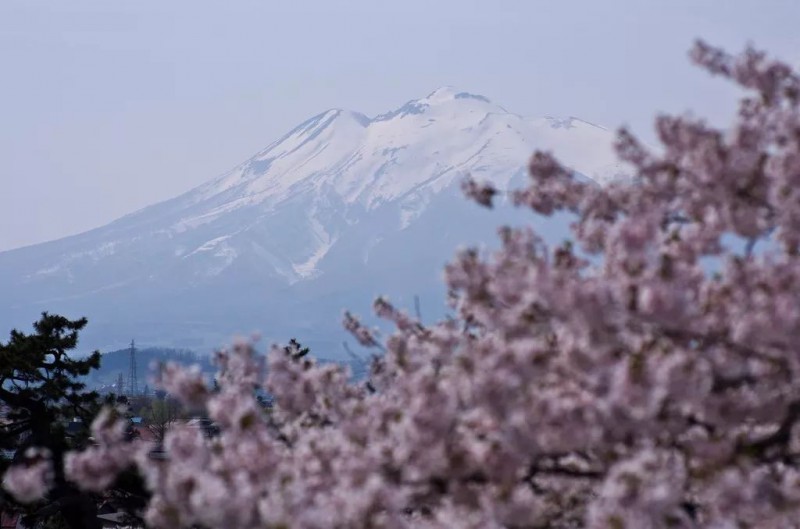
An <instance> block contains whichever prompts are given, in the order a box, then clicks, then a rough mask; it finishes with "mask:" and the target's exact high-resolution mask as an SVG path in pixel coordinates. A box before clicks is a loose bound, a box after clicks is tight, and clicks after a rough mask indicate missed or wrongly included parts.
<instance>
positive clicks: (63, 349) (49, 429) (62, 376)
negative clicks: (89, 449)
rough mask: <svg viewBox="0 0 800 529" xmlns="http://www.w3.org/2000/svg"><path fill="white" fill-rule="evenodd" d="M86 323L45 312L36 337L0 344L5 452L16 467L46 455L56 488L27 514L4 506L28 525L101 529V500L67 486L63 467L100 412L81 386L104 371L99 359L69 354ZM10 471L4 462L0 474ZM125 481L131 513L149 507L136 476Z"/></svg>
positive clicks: (0, 441) (16, 335)
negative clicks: (35, 453) (31, 451)
mask: <svg viewBox="0 0 800 529" xmlns="http://www.w3.org/2000/svg"><path fill="white" fill-rule="evenodd" d="M86 324H87V320H86V318H80V319H77V320H70V319H68V318H65V317H63V316H58V315H52V314H48V313H46V312H45V313H43V314H42V317H41V318H40V319H39V321H37V322H36V323H34V324H33V330H34V332H33V333H32V334H25V333H23V332H21V331H19V330H16V329H15V330H12V331H11V334H10V338H9V340H8V342H7V343H2V342H0V404H2V405H4V406H5V407H7V409H8V417H7V422H6V423H5V424H3V425H2V427H0V447H1V448H5V449H10V450H15V451H16V455H15V458H14V463H17V462H19V461H20V460H21V459H22V456H23V455H24V453H25V451H26V450H27V449H28V448H29V447H41V448H46V449H48V450H49V451H50V453H51V454H52V457H53V470H54V475H53V487H52V490H51V493H50V494H49V496H48V498H47V499H46V500H45V501H44V502H41V503H40V504H35V505H32V506H29V507H26V508H23V507H22V506H20V505H16V504H15V503H14V502H13V500H12V498H11V497H10V496H3V497H2V498H1V499H0V501H1V502H2V503H3V504H5V505H6V506H7V507H8V506H10V507H12V508H14V509H16V510H19V511H23V512H26V514H27V515H28V523H31V522H33V521H36V522H37V523H42V524H44V525H45V526H47V527H69V528H75V529H77V528H81V529H93V528H99V527H100V523H99V521H98V519H97V504H98V503H99V502H100V501H101V498H99V497H97V496H96V495H93V494H89V493H85V492H82V491H80V490H78V489H77V488H76V487H75V486H74V485H73V484H72V483H70V482H68V481H67V480H66V478H65V476H64V468H63V455H64V454H65V453H66V452H67V451H68V450H72V449H78V448H82V447H85V446H86V445H87V443H88V441H89V431H88V425H90V424H91V422H92V420H93V419H94V417H95V416H96V414H97V412H98V411H99V409H100V406H101V405H102V402H101V400H100V398H99V396H98V395H97V393H95V392H94V391H89V390H87V389H86V385H85V384H84V382H83V380H85V378H86V376H87V375H89V374H90V372H92V371H93V370H96V369H97V368H98V367H99V365H100V358H101V357H100V353H99V352H98V351H95V352H93V353H92V354H91V355H89V356H88V357H85V358H74V357H72V356H70V354H69V353H70V351H73V350H74V349H75V348H76V346H77V345H78V334H79V332H80V331H81V330H82V329H83V328H84V327H85V326H86ZM76 419H77V422H76V423H73V424H79V425H81V426H80V427H79V428H77V429H74V428H70V429H68V428H67V426H68V425H69V424H70V422H72V421H74V420H76ZM8 464H9V462H7V461H6V462H0V472H4V471H5V469H6V467H7V466H8ZM126 480H127V481H126ZM120 482H121V483H125V490H117V491H115V493H114V494H116V495H117V496H119V497H121V498H125V499H126V500H127V502H128V506H129V507H131V508H137V506H138V505H143V504H144V502H145V501H146V497H145V496H146V495H145V493H144V489H143V487H142V484H141V480H140V479H139V477H138V475H136V474H133V475H126V476H124V477H122V478H121V479H120ZM7 507H6V508H7Z"/></svg>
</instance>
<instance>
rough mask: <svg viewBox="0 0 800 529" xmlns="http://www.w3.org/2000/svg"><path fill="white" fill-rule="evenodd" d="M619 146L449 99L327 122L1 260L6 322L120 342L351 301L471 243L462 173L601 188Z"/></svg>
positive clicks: (612, 172) (478, 102) (568, 127)
mask: <svg viewBox="0 0 800 529" xmlns="http://www.w3.org/2000/svg"><path fill="white" fill-rule="evenodd" d="M612 141H613V134H611V133H610V132H609V131H607V130H606V129H604V128H602V127H598V126H596V125H592V124H590V123H587V122H585V121H581V120H579V119H577V118H566V119H559V118H551V117H544V118H525V117H521V116H518V115H515V114H512V113H510V112H508V111H506V110H505V109H503V108H502V107H500V106H498V105H496V104H494V103H492V102H491V101H490V100H489V99H487V98H485V97H483V96H479V95H473V94H469V93H466V92H461V91H459V90H456V89H454V88H451V87H443V88H440V89H438V90H436V91H434V92H432V93H431V94H429V95H428V96H426V97H424V98H422V99H418V100H414V101H410V102H408V103H406V104H405V105H403V106H401V107H400V108H398V109H396V110H394V111H391V112H388V113H385V114H381V115H379V116H376V117H374V118H372V119H370V118H368V117H366V116H364V115H363V114H359V113H357V112H351V111H346V110H338V109H337V110H329V111H327V112H323V113H322V114H319V115H317V116H315V117H313V118H311V119H309V120H307V121H306V122H304V123H302V124H301V125H299V126H298V127H296V128H295V129H294V130H292V131H291V132H289V133H288V134H286V135H285V136H284V137H282V138H281V139H279V140H277V141H275V142H274V143H272V144H271V145H269V146H268V147H267V148H265V149H264V150H263V151H261V152H259V153H257V154H256V155H255V156H253V157H252V158H251V159H249V160H247V161H245V162H244V163H242V164H240V165H239V166H237V167H236V168H234V169H233V170H231V171H230V172H228V173H226V174H223V175H221V176H219V177H218V178H215V179H212V180H210V181H208V182H207V183H205V184H202V185H200V186H199V187H197V188H195V189H193V190H191V191H189V192H187V193H185V194H183V195H181V196H178V197H176V198H174V199H172V200H168V201H165V202H162V203H160V204H156V205H153V206H150V207H148V208H145V209H143V210H140V211H138V212H136V213H133V214H130V215H127V216H125V217H122V218H121V219H118V220H117V221H115V222H113V223H111V224H109V225H106V226H103V227H101V228H98V229H95V230H92V231H90V232H86V233H84V234H81V235H77V236H75V237H70V238H67V239H62V240H59V241H54V242H51V243H45V244H42V245H37V246H33V247H29V248H22V249H19V250H14V251H10V252H5V253H0V291H3V292H4V293H7V296H6V304H5V306H0V317H6V318H8V319H9V320H10V321H12V322H14V323H15V324H20V325H21V324H25V323H27V322H29V321H31V320H32V319H33V318H32V314H35V313H34V311H35V310H45V309H46V310H57V309H60V308H62V307H63V310H67V311H69V310H79V311H81V312H82V313H85V314H87V315H88V316H90V318H91V317H93V316H94V317H95V319H96V318H97V317H100V318H101V319H102V318H105V319H106V320H107V321H108V322H109V325H111V326H112V327H113V328H114V329H118V328H119V327H118V326H117V327H114V325H116V324H117V323H116V322H118V321H120V320H129V321H130V322H131V323H130V326H131V327H132V328H136V325H139V328H141V325H142V322H144V321H149V320H147V318H151V317H152V318H156V317H157V318H158V319H159V321H164V322H168V321H169V322H172V323H173V327H175V328H181V327H180V325H178V323H181V322H182V323H185V322H186V321H189V320H191V321H193V322H200V323H198V325H201V324H202V325H205V326H211V325H213V323H211V322H217V323H218V322H220V321H221V320H220V318H222V319H225V318H228V319H229V320H230V321H231V322H232V321H235V320H237V319H239V320H241V318H243V317H244V316H243V314H244V312H243V311H246V310H250V311H252V310H260V307H262V305H263V304H264V303H265V301H264V299H267V298H270V299H272V297H273V296H275V295H276V293H278V292H283V293H284V294H285V293H286V292H300V291H303V292H306V295H307V296H310V297H312V298H313V296H314V295H315V294H314V292H321V291H326V289H327V291H331V292H333V291H341V289H344V288H349V291H350V292H355V291H356V290H358V289H365V288H367V286H366V285H367V283H369V282H370V281H372V283H369V284H370V285H372V284H380V282H381V281H392V279H391V278H389V277H387V276H386V274H387V273H388V272H385V270H386V269H388V268H392V266H394V265H393V263H395V262H404V263H405V265H404V266H406V267H413V268H417V267H419V268H420V269H422V268H424V267H427V266H431V267H433V266H434V265H435V266H436V267H438V266H440V264H441V261H442V259H444V258H445V257H446V256H447V255H449V254H451V253H452V250H453V246H454V245H455V244H457V243H461V242H473V241H468V240H467V238H468V237H469V235H470V233H471V232H469V231H468V230H467V228H466V226H468V225H471V224H470V222H472V221H471V220H470V219H471V218H472V217H471V213H468V212H467V210H463V211H462V210H461V209H460V206H457V205H455V204H459V203H460V202H461V201H463V199H461V197H460V192H459V191H458V183H459V182H460V181H461V179H462V178H464V177H465V176H466V175H467V174H471V175H473V176H474V177H476V178H479V179H489V180H492V181H493V182H495V184H496V185H498V186H499V187H501V188H502V187H505V186H508V185H509V183H510V181H511V179H512V178H515V177H516V178H518V177H519V176H520V175H521V174H523V173H524V166H525V164H526V162H527V160H528V158H529V156H530V155H531V153H532V152H533V151H534V150H537V149H543V150H550V151H553V152H554V153H555V154H556V156H558V157H559V158H560V159H561V160H562V161H563V162H564V163H565V164H566V165H568V166H569V167H571V168H573V169H574V170H576V171H578V172H580V173H581V174H582V175H584V176H587V177H589V178H592V179H594V180H596V181H597V182H599V183H601V184H602V183H605V182H607V181H609V180H611V179H613V178H615V177H617V176H619V175H620V174H622V169H621V167H620V166H619V165H618V163H617V162H616V158H615V156H614V154H613V150H612V148H611V145H612ZM450 197H457V201H453V200H451V198H450ZM432 208H435V209H436V210H437V211H436V212H434V211H432ZM442 208H444V210H445V213H446V214H444V215H440V214H439V212H438V210H441V209H442ZM456 210H457V211H458V213H456ZM434 213H435V214H434ZM442 241H447V242H446V244H445V243H444V242H442ZM422 246H433V247H434V249H435V251H434V250H431V251H430V252H428V249H427V248H425V249H424V250H425V252H428V253H426V254H425V255H426V256H427V257H425V259H427V261H425V259H422V258H416V257H415V258H414V259H416V260H413V259H412V260H409V261H403V257H402V255H405V254H408V255H415V252H419V250H420V248H421V247H422ZM398 248H400V249H401V250H402V251H399V250H398ZM398 251H399V253H396V252H398ZM423 253H424V252H423ZM388 255H392V256H395V257H393V259H394V260H391V259H388V258H387V257H386V256H388ZM396 268H397V270H401V268H402V267H400V266H399V265H398V266H397V267H396ZM412 276H413V274H412V275H411V276H409V281H412V280H413V277H412ZM326 277H327V278H328V279H327V280H326V279H325V278H326ZM334 278H337V279H334ZM326 281H328V282H329V283H326ZM348 281H350V282H351V283H352V285H351V287H352V288H350V287H348V286H347V285H348V283H347V282H348ZM301 284H308V285H309V287H303V288H299V286H298V287H294V286H293V285H301ZM370 288H372V287H370ZM286 289H289V290H286ZM292 289H293V290H292ZM314 289H316V290H314ZM337 289H339V290H337ZM242 299H247V300H248V301H247V302H246V303H242V301H241V300H242ZM336 299H339V298H336ZM245 307H247V308H245ZM298 310H306V309H302V307H300V305H298ZM278 316H283V315H278ZM276 317H277V316H276ZM287 317H288V316H287ZM334 317H335V316H334ZM137 318H138V320H137ZM312 320H313V318H312ZM137 321H138V323H136V322H137ZM17 322H19V323H17ZM123 328H125V327H124V326H123ZM182 332H186V331H182Z"/></svg>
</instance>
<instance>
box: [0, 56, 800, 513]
mask: <svg viewBox="0 0 800 529" xmlns="http://www.w3.org/2000/svg"><path fill="white" fill-rule="evenodd" d="M691 56H692V58H693V60H694V61H695V62H697V63H698V64H699V65H701V66H702V67H704V68H706V69H707V70H709V71H710V72H711V73H713V74H716V75H720V76H723V77H725V78H728V79H730V80H732V81H734V82H736V83H738V84H739V85H741V86H742V87H743V88H744V89H745V90H746V91H747V95H746V97H745V98H744V99H743V100H742V101H741V105H740V107H739V112H738V115H737V117H736V120H735V122H734V123H733V125H732V126H731V127H730V128H729V129H728V130H726V131H722V130H717V129H715V128H713V127H711V126H709V125H707V124H705V123H703V122H702V121H699V120H696V119H693V118H689V117H667V116H664V117H659V118H658V119H657V120H656V128H657V131H658V135H659V138H660V141H661V148H660V149H659V150H658V151H654V150H649V149H648V148H646V147H645V146H644V145H642V144H641V143H640V142H638V141H637V140H636V139H635V138H634V137H633V136H632V135H631V134H630V133H628V132H626V131H625V130H623V131H621V132H620V134H619V138H618V144H617V149H618V153H619V156H620V158H621V159H622V160H623V161H625V162H627V163H628V164H629V165H630V167H631V174H633V175H634V178H633V179H631V180H630V181H627V180H626V181H624V182H623V181H620V182H616V183H612V184H610V185H608V186H604V187H599V186H596V185H592V184H590V183H587V182H585V181H582V180H579V179H577V178H575V177H573V174H572V173H571V172H570V171H569V170H568V169H566V168H565V167H563V166H561V165H560V164H559V163H558V162H557V161H556V160H555V159H554V158H553V157H552V156H551V155H549V154H547V153H542V152H538V153H536V154H534V155H533V157H532V159H531V162H530V167H529V169H530V176H531V179H530V182H529V184H528V186H527V187H526V188H524V189H521V190H516V191H513V192H512V193H511V197H512V199H513V202H514V203H515V204H517V205H518V206H520V207H527V208H530V209H531V210H533V211H535V212H537V213H539V214H543V215H551V214H553V213H556V212H559V211H568V212H571V213H572V214H574V217H575V222H574V225H573V233H574V238H573V240H572V241H570V242H569V243H565V244H564V245H562V246H560V247H556V248H548V247H546V246H545V245H544V243H543V242H542V240H541V239H540V238H539V237H538V236H537V235H536V233H534V232H533V231H532V230H531V229H528V228H508V227H505V228H502V229H501V230H500V240H501V243H502V244H501V247H500V249H499V250H498V251H496V252H495V253H493V254H491V255H482V254H480V253H479V252H477V251H476V250H467V251H464V252H461V253H459V254H458V255H457V256H456V257H455V259H454V260H453V262H452V263H451V264H449V265H448V266H447V267H446V269H445V278H446V282H447V285H448V287H449V288H450V290H451V292H452V296H451V302H452V304H453V307H454V310H455V311H456V313H457V317H455V318H452V319H450V320H447V321H444V322H441V323H439V324H435V325H431V326H425V325H423V324H421V323H420V322H419V321H417V320H416V319H415V318H414V317H412V316H410V315H408V314H407V313H405V312H403V311H400V310H398V309H396V308H395V307H393V306H392V305H391V304H390V303H389V302H388V301H387V300H384V299H379V300H377V301H376V303H375V310H376V313H377V314H378V315H379V316H380V317H382V318H386V319H388V320H390V321H391V322H393V323H394V325H395V327H396V330H395V332H394V334H392V335H391V336H390V337H388V339H386V340H381V339H379V337H377V336H376V335H375V333H373V332H372V331H370V330H369V329H367V328H366V327H364V326H363V325H362V324H361V323H359V320H358V319H357V318H356V317H354V316H352V315H350V314H347V315H346V316H345V326H346V327H347V328H348V329H349V330H350V331H351V332H352V333H353V334H354V336H355V337H356V338H357V339H358V340H359V342H360V343H362V344H363V345H365V346H370V347H376V348H378V349H380V351H379V352H380V353H381V354H380V355H379V356H377V357H376V360H375V362H374V364H373V367H372V371H371V375H370V380H369V384H368V385H364V384H356V383H351V382H350V381H349V380H348V373H347V372H346V371H345V370H344V369H343V368H340V367H338V366H332V365H320V364H317V363H315V362H314V361H313V360H312V359H309V358H308V357H306V356H302V355H297V354H292V351H291V350H287V349H285V348H280V347H275V348H273V350H272V351H271V352H270V353H269V354H268V359H267V364H268V370H267V374H266V376H264V374H263V373H262V372H261V369H260V365H261V364H259V361H258V358H257V355H256V353H255V351H254V349H253V348H252V347H251V346H250V345H248V344H247V343H242V344H238V345H236V346H234V347H233V348H232V349H231V350H230V351H223V352H221V353H219V355H218V363H219V367H220V371H219V375H218V378H217V381H218V383H219V391H216V392H211V391H210V390H209V385H208V382H207V381H205V380H204V379H203V378H202V376H201V373H200V371H199V370H187V369H184V368H180V367H178V366H176V365H171V366H167V368H166V369H165V370H164V371H163V375H162V380H161V385H162V386H163V388H164V389H166V390H167V391H168V392H170V394H172V395H176V396H177V397H179V398H180V399H181V400H182V402H183V403H184V405H186V406H188V407H194V408H203V409H205V410H206V412H207V413H208V415H209V417H211V418H212V419H213V420H214V421H216V422H217V423H218V424H219V425H220V429H221V433H220V435H219V436H216V437H214V438H212V439H207V438H205V437H204V436H203V435H202V434H201V433H200V432H198V431H196V430H195V429H192V428H187V427H183V426H176V427H174V428H173V429H171V430H170V431H169V432H168V433H167V435H166V439H165V443H164V444H165V451H166V454H167V459H166V460H163V461H162V460H158V461H155V460H152V459H150V458H149V457H148V455H147V454H148V448H147V447H144V446H143V447H138V448H137V447H136V445H135V444H131V443H121V442H120V440H121V439H122V436H123V432H122V429H121V428H120V427H119V425H118V424H117V423H116V422H115V421H114V420H113V415H112V414H110V413H107V414H104V415H103V416H102V417H100V418H99V419H98V421H96V423H95V425H94V437H95V439H96V440H97V441H98V444H97V445H96V446H93V447H91V448H90V449H88V450H87V451H84V452H80V453H71V454H69V455H68V456H67V458H66V461H65V466H66V469H67V473H68V475H69V476H70V477H71V479H73V480H74V481H75V482H76V483H77V484H79V485H80V486H81V487H84V488H86V489H90V490H101V489H102V488H104V487H106V486H108V485H109V484H110V483H111V482H112V480H113V477H114V474H115V473H116V472H118V471H119V470H121V469H123V468H126V467H127V466H129V465H136V466H137V467H138V468H139V470H140V472H141V473H142V474H143V475H144V477H145V479H146V481H147V485H148V487H149V489H150V490H151V491H152V494H153V495H152V499H151V501H150V504H149V506H148V508H147V512H146V513H145V518H146V520H147V522H148V524H149V525H150V526H151V527H155V528H178V527H191V526H201V527H219V526H224V527H231V528H256V527H259V528H263V527H269V528H275V529H277V528H301V529H317V528H320V529H321V528H406V527H415V528H417V527H419V528H469V529H473V528H474V529H478V528H480V529H485V528H568V527H587V528H597V529H600V528H608V529H650V528H652V529H656V528H665V529H666V528H714V529H728V528H731V529H733V528H744V527H759V528H775V529H777V528H792V527H800V472H799V471H798V470H799V469H800V421H799V419H800V79H799V78H798V76H797V75H796V74H795V73H794V72H793V71H792V70H791V69H790V68H789V67H788V66H786V65H785V64H783V63H780V62H777V61H773V60H771V59H769V58H768V57H766V56H765V55H764V54H762V53H760V52H758V51H755V50H752V49H748V50H746V51H745V52H744V53H742V54H741V55H738V56H729V55H727V54H725V53H723V52H722V51H720V50H717V49H715V48H712V47H710V46H708V45H706V44H704V43H702V42H701V43H698V44H697V45H696V46H695V47H694V49H693V51H692V53H691ZM464 188H465V191H466V192H467V194H468V195H470V196H471V197H473V198H474V199H476V200H477V201H478V202H479V203H480V204H483V205H484V206H489V207H490V206H491V205H492V201H493V199H494V197H495V196H496V195H498V193H499V191H498V190H497V189H495V188H494V187H492V186H491V184H487V183H479V182H474V181H468V182H466V183H465V186H464ZM731 241H732V242H731ZM736 241H742V242H743V244H737V243H736ZM759 243H760V244H761V246H757V244H759ZM709 262H711V263H712V265H713V266H712V265H709V264H708V263H709ZM254 386H263V387H264V389H265V390H266V391H268V392H269V393H270V394H272V396H273V397H274V399H275V405H274V406H273V407H272V408H270V409H269V410H267V411H265V410H263V408H262V407H260V406H259V405H258V403H257V401H256V399H255V398H254V396H253V387H254ZM32 469H33V472H31V473H28V474H25V473H24V472H16V471H15V472H16V473H13V474H12V473H10V474H9V475H8V476H7V484H6V486H7V488H9V490H11V491H12V492H15V491H17V492H18V493H19V495H20V496H25V497H28V498H30V497H31V496H32V495H35V493H36V491H38V490H40V489H41V487H37V486H36V479H37V476H40V475H42V473H41V470H40V466H33V467H32ZM23 474H24V475H23Z"/></svg>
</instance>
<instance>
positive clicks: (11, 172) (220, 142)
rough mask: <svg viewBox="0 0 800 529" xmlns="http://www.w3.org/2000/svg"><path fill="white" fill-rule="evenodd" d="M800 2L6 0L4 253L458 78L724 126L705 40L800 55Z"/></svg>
mask: <svg viewBox="0 0 800 529" xmlns="http://www.w3.org/2000/svg"><path fill="white" fill-rule="evenodd" d="M798 22H800V1H797V0H786V1H783V2H779V1H771V0H752V1H739V0H713V1H712V0H683V1H680V0H663V1H644V0H628V1H612V0H585V1H580V2H578V1H569V0H550V1H536V0H519V1H503V0H493V1H481V2H478V1H472V0H425V1H422V0H403V1H401V2H386V1H381V0H352V1H344V0H339V1H335V0H314V1H311V0H307V1H303V0H291V1H279V0H258V1H246V0H224V1H223V0H214V1H212V0H113V1H109V0H96V1H88V0H52V1H49V2H45V1H37V0H1V1H0V250H3V249H10V248H13V247H16V246H21V245H27V244H33V243H37V242H42V241H45V240H48V239H53V238H58V237H62V236H65V235H69V234H73V233H78V232H81V231H84V230H87V229H90V228H93V227H96V226H99V225H102V224H104V223H106V222H108V221H110V220H113V219H114V218H117V217H119V216H121V215H123V214H126V213H129V212H131V211H134V210H136V209H139V208H141V207H143V206H145V205H148V204H150V203H153V202H156V201H160V200H164V199H167V198H170V197H172V196H174V195H176V194H178V193H180V192H182V191H185V190H188V189H189V188H191V187H193V186H195V185H197V184H199V183H201V182H203V181H205V180H207V179H209V178H212V177H214V176H216V175H217V174H219V173H222V172H224V171H226V170H227V169H230V168H231V167H233V166H234V165H236V164H237V163H239V162H240V161H242V160H244V159H246V158H248V157H249V156H250V155H251V154H253V153H254V152H256V151H258V150H259V149H261V148H262V147H264V146H266V145H267V144H268V143H269V142H271V141H272V140H274V139H275V138H276V137H278V136H280V135H281V134H283V133H284V132H286V131H288V130H289V129H290V128H291V127H293V126H294V125H296V124H298V123H300V122H301V121H303V120H305V119H306V118H308V117H310V116H311V115H313V114H316V113H318V112H321V111H323V110H326V109H328V108H331V107H341V108H348V109H352V110H358V111H361V112H364V113H366V114H368V115H374V114H378V113H381V112H384V111H387V110H390V109H393V108H396V107H398V106H400V105H401V104H402V103H404V102H405V101H407V100H409V99H415V98H419V97H422V96H424V95H426V94H427V93H429V92H430V91H432V90H433V89H435V88H436V87H438V86H440V85H445V84H449V85H455V86H457V87H459V88H461V89H464V90H467V91H470V92H473V93H479V94H483V95H485V96H487V97H489V98H490V99H492V100H493V101H495V102H496V103H498V104H501V105H503V106H504V107H506V108H507V109H509V110H510V111H513V112H516V113H519V114H526V115H543V114H552V115H574V116H578V117H581V118H583V119H586V120H588V121H592V122H595V123H599V124H603V125H606V126H609V127H614V128H615V127H617V126H618V125H620V124H623V123H624V124H629V125H631V126H632V127H633V128H634V130H636V131H637V132H639V133H640V134H642V135H643V136H644V137H645V138H647V139H650V138H652V136H651V134H650V122H651V118H652V116H653V115H654V114H655V113H656V112H657V111H670V112H680V111H684V110H689V109H691V110H693V111H694V112H695V113H696V114H699V115H703V116H706V117H709V118H710V119H711V120H712V121H715V122H719V123H725V122H726V120H727V118H728V116H730V113H731V111H732V110H733V108H734V107H733V106H732V105H733V102H734V101H735V99H734V97H735V95H736V92H735V91H733V90H731V89H730V88H729V87H728V86H727V85H726V84H725V83H723V82H722V81H719V80H711V79H709V78H707V76H706V75H705V74H703V73H701V72H699V71H698V70H696V69H695V68H694V67H692V66H691V65H690V64H689V62H688V61H687V59H686V51H687V49H688V48H689V46H690V45H691V42H692V40H693V39H694V38H695V37H698V36H702V37H704V38H706V39H707V40H709V41H710V42H712V43H714V44H721V45H724V46H726V47H729V48H730V49H732V50H734V51H738V50H740V49H741V48H742V47H743V46H744V45H745V44H746V43H747V42H753V43H754V44H756V45H757V46H760V47H763V48H766V49H767V50H769V51H770V52H771V53H773V54H776V55H778V56H779V57H782V58H784V59H787V60H790V61H792V62H794V63H799V62H800V33H799V32H798V31H797V26H798Z"/></svg>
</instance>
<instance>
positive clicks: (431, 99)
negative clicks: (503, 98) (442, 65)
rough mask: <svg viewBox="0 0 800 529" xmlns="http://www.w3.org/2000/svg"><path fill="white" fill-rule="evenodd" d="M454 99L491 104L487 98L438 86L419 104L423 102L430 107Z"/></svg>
mask: <svg viewBox="0 0 800 529" xmlns="http://www.w3.org/2000/svg"><path fill="white" fill-rule="evenodd" d="M455 99H473V100H477V101H483V102H484V103H491V101H489V98H487V97H485V96H482V95H478V94H472V93H469V92H465V91H463V90H459V89H458V88H456V87H454V86H450V85H445V86H440V87H439V88H437V89H436V90H434V91H433V92H431V93H430V94H428V95H427V96H425V97H424V98H423V99H421V100H420V102H425V103H428V104H430V105H435V104H437V103H444V102H447V101H453V100H455Z"/></svg>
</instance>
